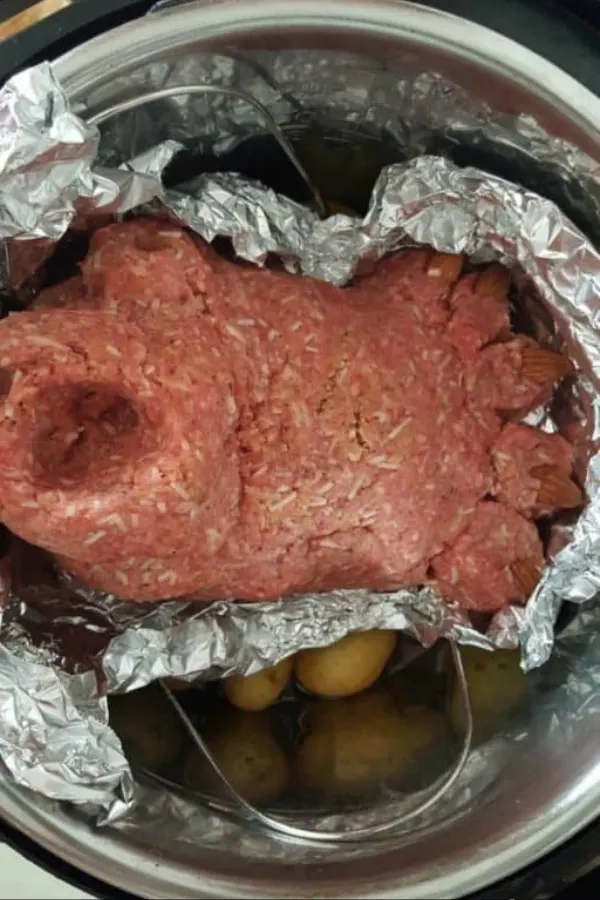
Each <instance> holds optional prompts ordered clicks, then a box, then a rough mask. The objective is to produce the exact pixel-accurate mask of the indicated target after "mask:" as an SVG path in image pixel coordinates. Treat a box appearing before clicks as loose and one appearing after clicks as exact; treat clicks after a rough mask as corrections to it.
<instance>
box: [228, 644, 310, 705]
mask: <svg viewBox="0 0 600 900" xmlns="http://www.w3.org/2000/svg"><path fill="white" fill-rule="evenodd" d="M293 665H294V661H293V658H292V657H288V658H287V659H282V660H281V662H278V663H277V664H276V665H275V666H270V667H269V668H268V669H263V670H262V671H261V672H256V673H255V674H254V675H231V676H230V677H229V678H224V679H223V681H222V686H223V693H224V694H225V696H226V697H227V699H228V700H229V702H230V703H231V704H232V705H233V706H236V707H237V708H238V709H243V710H246V711H248V712H258V711H260V710H263V709H267V707H269V706H271V705H272V704H273V703H275V701H276V700H277V698H278V697H279V695H280V694H281V692H282V691H283V689H284V688H285V686H286V685H287V683H288V682H289V680H290V677H291V674H292V667H293Z"/></svg>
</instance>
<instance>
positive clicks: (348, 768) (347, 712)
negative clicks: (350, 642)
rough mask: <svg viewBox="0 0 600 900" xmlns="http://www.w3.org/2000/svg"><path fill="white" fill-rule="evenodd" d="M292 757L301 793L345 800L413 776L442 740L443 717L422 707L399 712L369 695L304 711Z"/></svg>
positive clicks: (378, 694) (382, 697)
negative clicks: (301, 732)
mask: <svg viewBox="0 0 600 900" xmlns="http://www.w3.org/2000/svg"><path fill="white" fill-rule="evenodd" d="M306 725H307V733H306V735H305V737H304V738H303V740H302V742H301V744H300V746H299V748H298V751H297V754H296V777H297V781H298V784H299V786H300V787H301V788H302V789H304V790H307V791H310V792H316V793H320V794H323V795H324V796H329V797H344V796H346V797H351V796H356V795H359V794H362V793H365V792H367V791H369V790H372V789H373V788H375V787H377V786H378V785H379V784H380V782H386V781H387V782H389V781H390V780H396V779H399V778H400V777H402V776H406V775H407V774H410V772H411V771H412V770H414V771H416V770H417V769H418V766H419V764H420V762H421V757H422V755H423V753H424V752H425V751H426V750H428V749H430V748H432V746H433V745H434V744H436V743H439V741H441V740H443V738H444V736H445V733H446V729H445V722H444V717H443V716H442V715H441V714H440V713H437V712H435V711H433V710H430V709H426V708H425V707H409V708H407V709H405V710H399V709H398V708H397V706H396V704H395V703H394V700H393V698H392V696H391V695H389V694H388V693H387V692H382V691H369V692H367V693H364V694H360V695H359V696H357V697H351V698H347V699H343V700H334V701H326V702H321V703H320V704H319V705H318V706H317V707H316V708H313V709H312V710H309V711H308V713H307V717H306Z"/></svg>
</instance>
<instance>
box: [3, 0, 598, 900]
mask: <svg viewBox="0 0 600 900" xmlns="http://www.w3.org/2000/svg"><path fill="white" fill-rule="evenodd" d="M413 2H421V3H422V4H423V5H426V6H432V7H435V8H438V9H444V10H446V11H448V12H452V13H454V14H456V15H462V16H464V17H465V18H470V19H473V20H475V21H477V22H479V24H482V25H486V26H487V27H489V28H492V29H495V30H496V31H500V32H502V33H504V34H506V35H507V36H508V37H512V38H513V39H514V40H518V41H519V42H520V43H523V44H525V45H527V46H528V47H529V48H530V49H532V50H534V51H535V52H537V53H539V54H540V55H542V56H544V57H546V58H548V59H550V60H551V61H552V62H554V63H555V64H556V65H558V66H560V67H561V68H562V69H564V70H565V71H567V72H569V74H571V75H572V76H573V77H575V78H576V79H577V80H579V81H580V82H582V83H583V84H584V85H585V86H586V87H588V88H589V89H590V90H592V91H594V92H595V93H597V94H600V0H581V3H580V8H581V9H582V12H583V14H584V15H586V16H587V17H588V20H589V19H590V18H591V17H592V12H593V11H594V10H595V11H596V21H597V24H598V31H597V32H594V30H593V29H591V28H590V26H589V21H588V23H585V22H583V21H581V20H580V19H578V18H577V16H576V14H575V8H576V7H577V6H578V2H576V0H566V2H564V3H563V4H562V5H559V4H558V3H556V2H553V0H496V2H495V3H485V4H482V3H480V2H478V0H413ZM0 3H1V9H0V21H1V20H5V19H7V18H11V17H12V16H13V15H15V14H17V13H19V12H21V11H23V10H24V9H27V8H28V7H29V6H32V5H33V3H32V0H0ZM153 3H154V0H100V2H99V0H73V2H72V4H71V5H70V6H68V7H66V8H65V9H62V10H60V11H59V12H57V13H55V14H53V15H51V16H49V17H48V18H46V19H43V20H42V21H41V22H38V23H37V24H35V25H33V26H31V27H30V28H29V29H27V31H25V32H23V33H21V34H19V35H16V36H14V37H12V38H9V39H7V40H5V41H4V42H2V44H1V52H0V84H1V83H3V82H4V81H5V80H6V79H7V78H8V77H10V75H12V74H14V73H15V72H16V71H18V70H19V69H20V68H24V67H26V66H28V65H32V64H35V63H38V62H42V61H43V60H46V59H52V58H55V57H56V56H59V55H60V54H61V53H63V52H65V51H66V50H68V49H70V48H71V47H72V46H73V45H74V44H78V43H81V42H83V41H85V40H87V39H89V38H90V37H92V36H93V35H95V34H98V33H99V32H101V31H105V30H108V29H110V28H112V27H114V26H116V25H119V24H122V23H123V22H125V21H127V20H130V19H133V18H135V17H137V16H139V15H143V14H144V13H145V12H146V11H147V10H148V9H149V8H150V7H151V6H152V5H153ZM565 7H566V8H565ZM569 10H571V12H569ZM474 12H475V14H474ZM0 840H3V841H4V842H5V843H6V844H7V845H8V846H10V847H12V848H13V849H14V850H15V851H16V852H18V853H20V854H21V855H22V856H24V857H25V858H26V859H28V860H29V861H30V862H32V863H34V864H35V865H37V866H39V867H40V868H42V869H44V870H45V871H47V872H48V873H50V874H52V875H54V876H55V877H56V878H59V879H60V880H62V881H64V882H66V883H68V884H70V885H72V886H73V887H76V888H78V889H79V890H81V891H83V892H85V893H87V894H89V895H91V896H92V897H96V898H98V900H135V898H134V897H133V895H131V894H128V893H125V892H123V891H120V890H118V889H117V888H113V887H111V886H109V885H107V884H104V883H102V882H100V881H97V880H96V879H94V878H91V877H90V876H88V875H86V874H85V873H84V872H82V871H81V870H79V869H77V868H75V867H74V866H72V865H70V864H69V863H67V862H65V861H64V860H61V859H58V858H57V857H55V856H54V855H53V854H51V853H49V852H48V851H46V850H44V849H43V848H42V847H40V846H39V845H38V844H37V843H36V842H35V841H34V840H32V839H31V838H29V837H27V836H26V835H24V834H22V833H21V832H19V831H18V830H17V829H14V828H11V827H9V826H7V825H5V824H4V823H2V822H1V820H0ZM599 847H600V821H596V822H595V823H593V824H592V825H590V826H588V828H586V829H585V830H584V831H583V832H581V834H579V835H577V836H576V837H574V838H572V839H571V840H570V841H568V842H567V843H566V844H564V845H563V846H562V847H561V848H560V849H558V850H555V851H554V852H553V853H551V854H550V855H549V856H547V857H545V858H543V859H542V860H540V861H539V862H538V863H536V864H534V865H532V866H530V867H529V868H528V869H527V870H525V871H524V872H521V873H518V874H517V875H515V876H513V877H511V878H510V879H507V880H505V881H502V882H499V883H496V884H495V885H493V886H491V887H489V888H487V889H486V890H485V891H481V892H479V893H477V894H476V895H472V897H471V898H469V900H476V898H477V900H506V898H510V897H518V898H519V900H535V898H540V897H549V896H555V897H557V898H561V900H567V898H571V896H572V897H573V898H574V897H575V895H577V898H578V900H585V898H587V897H590V898H591V897H592V896H594V897H596V896H597V894H598V887H599V882H600V873H597V872H596V871H594V870H593V871H591V872H589V873H588V874H586V875H585V876H584V877H583V878H581V879H580V880H577V881H572V879H573V878H577V875H578V873H579V872H580V871H582V870H585V869H586V867H587V866H588V865H589V863H590V860H591V859H593V857H594V854H595V853H597V852H598V848H599ZM599 863H600V859H599ZM570 883H572V886H570V887H569V886H568V885H569V884H570Z"/></svg>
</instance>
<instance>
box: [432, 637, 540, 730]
mask: <svg viewBox="0 0 600 900" xmlns="http://www.w3.org/2000/svg"><path fill="white" fill-rule="evenodd" d="M461 656H462V660H463V666H464V670H465V676H466V679H467V684H468V685H469V694H470V697H471V707H472V710H473V734H474V737H475V739H476V740H480V739H482V738H484V737H486V736H489V734H490V733H491V732H492V731H493V730H494V728H496V727H499V726H500V725H501V724H502V720H503V718H504V717H506V716H507V715H509V714H510V713H511V712H513V711H514V710H515V709H516V708H517V707H518V706H519V705H520V704H521V703H522V702H523V700H524V699H525V697H526V695H527V676H526V675H525V673H524V672H523V670H522V669H521V666H520V664H519V659H520V656H519V651H518V650H493V651H489V650H479V649H478V648H476V647H461ZM449 707H450V709H449V714H450V721H451V723H452V726H453V728H454V729H455V731H456V733H457V734H459V735H462V734H463V733H464V728H465V713H464V708H463V705H462V702H461V699H460V691H459V687H458V684H457V682H456V679H455V681H454V684H453V687H452V691H451V694H450V701H449Z"/></svg>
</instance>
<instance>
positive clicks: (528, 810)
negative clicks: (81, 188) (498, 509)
mask: <svg viewBox="0 0 600 900" xmlns="http://www.w3.org/2000/svg"><path fill="white" fill-rule="evenodd" d="M56 72H57V75H58V78H59V79H60V80H61V82H62V83H63V84H64V86H65V88H66V90H67V93H68V94H69V96H70V98H71V100H72V102H73V104H74V108H75V110H76V111H78V112H81V111H85V112H86V114H87V113H89V114H94V113H96V112H98V111H100V110H101V109H103V108H105V107H107V106H111V105H113V104H115V103H117V102H119V101H121V100H123V99H127V98H130V97H132V96H134V95H137V94H139V93H140V92H144V91H148V90H150V89H155V88H161V87H169V86H174V85H181V84H201V83H211V84H222V85H224V86H227V87H230V88H235V89H237V90H238V91H239V90H243V91H246V92H248V93H249V94H251V95H252V96H253V97H255V98H257V99H258V100H260V102H261V103H263V104H264V105H265V107H266V108H267V109H268V110H269V112H270V113H271V115H272V116H273V117H274V118H275V120H276V121H277V122H278V123H279V124H280V125H281V127H282V128H284V129H285V131H286V133H287V134H288V136H289V137H290V139H291V140H292V142H293V144H294V146H295V147H296V150H297V152H298V155H299V157H300V159H301V160H302V161H303V163H304V164H305V167H306V168H307V170H308V171H309V173H310V175H311V176H312V178H313V180H314V181H315V182H316V183H317V185H318V186H319V187H320V188H321V190H322V192H323V193H324V195H325V196H326V199H328V200H330V201H336V202H338V203H342V204H344V205H345V206H348V207H350V208H351V209H355V210H356V211H358V212H361V211H364V208H365V206H366V204H367V202H368V197H369V194H370V191H371V188H372V186H373V184H374V182H375V180H376V177H377V175H378V173H379V171H380V169H381V168H382V166H384V165H386V164H388V163H391V162H398V161H402V160H404V159H407V158H410V157H412V156H415V155H418V154H423V153H431V154H443V155H447V156H449V157H451V158H452V159H453V160H454V161H456V162H457V163H459V164H461V165H474V166H477V167H479V168H483V169H486V170H488V171H490V172H492V173H494V174H496V175H499V176H502V177H505V178H507V179H509V180H512V181H517V182H520V183H522V184H524V185H526V186H527V187H529V188H531V189H532V190H534V191H536V192H538V193H541V194H543V195H545V196H547V197H548V198H550V199H551V200H553V201H555V202H557V203H558V204H559V205H560V206H561V207H562V209H563V210H564V211H565V212H567V213H568V214H569V215H570V216H571V218H572V219H573V220H574V221H575V222H576V224H578V225H579V226H580V227H581V228H582V230H584V231H585V232H586V233H587V234H588V235H589V236H590V237H592V238H594V239H597V241H600V215H599V213H598V209H599V204H600V192H599V189H598V186H597V184H596V182H595V180H594V178H593V177H592V174H593V168H594V166H593V165H592V164H591V162H590V159H589V158H588V157H593V156H594V155H596V156H600V152H599V147H600V140H599V138H600V135H599V134H598V131H597V129H598V125H599V124H600V115H599V106H600V102H599V101H598V100H596V98H594V97H592V96H591V95H589V94H588V93H587V92H586V91H585V90H584V89H583V88H581V87H580V86H579V85H576V84H575V83H574V82H572V81H571V80H570V79H569V78H568V77H567V76H563V75H562V74H561V73H559V72H558V70H556V69H554V67H552V66H551V65H549V64H547V63H545V62H544V61H542V60H539V59H538V58H537V57H535V56H533V54H531V53H529V52H528V51H525V50H524V49H523V48H520V47H518V46H517V45H515V44H513V43H511V42H509V41H508V40H505V39H502V38H499V37H498V36H496V35H492V34H491V33H490V32H488V31H486V30H484V29H482V28H479V27H478V26H474V25H472V24H470V23H466V22H464V21H462V20H458V19H454V18H453V17H449V16H446V15H444V14H441V13H436V12H435V11H431V10H426V9H423V8H418V7H413V6H411V5H410V4H405V3H392V2H390V3H387V2H375V0H373V2H367V3H362V4H360V3H352V2H351V3H346V4H342V3H341V2H337V0H330V2H327V3H316V2H312V0H306V2H299V3H296V4H294V6H293V7H290V5H289V4H286V3H283V2H281V3H279V2H256V3H251V2H245V0H242V2H239V3H233V2H231V3H230V2H223V3H216V4H210V5H208V6H205V5H202V4H195V3H192V4H186V5H184V6H182V7H181V8H179V9H176V10H174V11H168V12H165V13H156V14H153V15H150V16H147V17H146V18H145V19H144V20H140V22H137V23H132V24H129V25H127V26H124V27H123V28H121V29H117V30H116V31H114V32H111V33H108V34H106V35H103V36H101V37H100V38H98V39H96V40H94V41H92V42H90V44H88V45H85V46H84V47H81V48H77V49H76V50H74V51H72V52H71V53H70V54H68V55H67V56H65V57H63V58H61V59H60V60H58V61H57V63H56ZM516 117H519V118H518V120H517V118H516ZM166 139H174V140H179V141H181V142H182V143H183V144H184V146H185V152H184V153H183V154H182V155H181V156H180V157H179V158H178V159H177V160H176V162H175V164H174V165H173V166H172V168H171V170H170V171H169V173H168V179H169V180H170V182H171V183H173V184H180V183H182V182H185V180H187V179H188V178H190V177H192V176H193V175H194V174H196V173H197V172H198V171H206V170H218V169H221V170H232V169H234V170H237V171H241V172H243V173H245V174H247V175H250V176H253V177H256V178H258V179H260V180H262V181H264V182H266V183H267V184H269V186H271V187H273V188H275V189H276V190H280V191H283V192H286V193H288V194H290V195H291V196H293V197H294V198H295V199H297V200H299V201H304V200H305V199H306V191H305V186H304V185H303V184H302V183H301V181H299V179H298V178H297V176H296V175H295V174H294V172H293V170H292V169H291V168H290V166H289V165H288V164H287V162H286V160H285V159H284V158H283V157H282V154H281V152H280V151H279V149H278V147H277V145H276V144H275V143H274V141H273V140H272V139H271V138H270V137H269V136H268V134H267V131H266V129H265V127H264V123H263V122H261V121H260V119H259V118H258V117H257V115H256V113H255V112H254V111H253V110H252V109H251V108H250V107H248V105H247V104H244V103H243V102H240V101H239V100H231V99H230V98H227V97H216V98H215V97H208V98H207V97H189V96H188V97H186V96H182V97H179V98H176V99H171V100H169V101H157V102H155V103H152V104H151V105H148V106H146V107H142V108H141V109H138V110H136V111H135V112H130V113H124V114H122V115H119V116H118V117H116V118H115V119H112V120H110V122H107V123H106V125H105V126H103V128H102V145H101V160H102V162H104V163H105V164H108V165H114V164H120V163H122V162H124V161H126V160H128V159H131V158H133V157H135V156H136V155H137V154H139V153H142V152H144V151H145V150H147V149H149V148H150V147H152V146H154V145H155V144H156V143H158V142H159V141H161V140H166ZM565 142H566V143H568V144H570V145H572V149H570V150H567V149H566V147H565ZM595 618H596V619H597V614H596V615H594V611H593V610H591V611H590V612H589V613H587V614H585V615H584V614H582V613H578V614H577V615H575V616H573V615H569V616H568V619H570V621H568V622H567V625H566V627H565V628H564V629H563V631H562V635H561V637H560V639H559V641H558V647H557V652H555V654H554V657H553V659H552V660H551V662H550V663H548V664H547V665H546V666H544V667H543V668H542V669H541V670H540V671H538V672H536V673H534V675H532V676H531V679H530V680H531V684H530V688H531V697H532V701H531V703H529V704H528V705H527V709H526V710H525V711H522V712H521V714H520V716H519V717H518V719H516V720H511V722H508V721H507V722H506V723H503V724H502V725H501V726H499V727H498V728H496V729H495V731H494V733H492V734H491V735H489V736H487V737H486V739H485V740H483V741H481V742H480V743H479V744H478V745H477V746H476V748H475V750H474V752H473V754H472V759H471V761H470V764H469V766H468V769H467V772H466V773H465V774H464V775H463V778H462V779H461V782H460V785H459V789H458V790H456V791H454V792H453V795H452V797H451V798H450V800H449V802H448V803H446V804H445V805H443V806H441V807H440V808H439V809H437V810H436V812H435V814H434V815H433V816H430V817H429V818H428V819H427V820H426V821H424V822H421V823H419V827H417V826H416V825H415V827H413V828H412V829H410V830H409V831H407V832H405V833H403V834H402V835H393V836H390V837H388V838H386V839H385V840H379V841H376V842H371V843H361V844H359V845H353V844H345V845H337V846H332V847H328V846H318V847H316V846H307V845H303V844H300V843H290V842H287V841H284V840H283V839H279V838H277V837H276V836H274V835H266V834H265V833H263V832H261V831H260V830H258V829H254V828H251V827H248V826H241V825H239V823H237V822H235V821H232V820H230V819H228V818H227V817H225V816H222V815H220V814H218V813H215V812H212V813H207V812H206V810H205V809H203V808H202V806H200V805H196V804H194V803H193V802H190V801H189V800H186V799H184V798H181V797H179V796H178V795H176V794H170V793H168V792H164V791H162V790H160V789H159V788H158V787H149V786H146V787H144V789H143V792H142V797H141V802H140V806H139V809H138V812H137V813H136V814H135V816H134V818H133V820H132V821H131V822H129V823H127V824H122V825H119V826H107V827H105V828H104V829H102V830H97V831H93V830H92V829H90V827H89V826H88V825H87V824H86V822H85V821H84V819H83V817H82V816H81V815H80V814H75V813H74V812H73V810H69V809H67V808H64V807H63V808H58V807H56V806H55V805H54V804H51V803H44V802H40V801H38V799H37V798H35V797H32V796H30V795H29V794H27V793H26V792H24V791H21V790H19V788H17V787H15V786H12V785H6V786H5V787H4V788H3V791H2V793H3V796H2V799H1V801H0V808H1V809H2V812H3V814H4V815H5V816H6V817H7V819H8V820H9V821H12V822H13V823H14V824H15V825H17V826H18V827H21V828H23V829H24V830H26V831H27V832H28V833H29V834H31V836H33V837H34V838H36V839H37V840H39V841H40V842H41V843H42V844H44V845H45V846H48V847H49V848H50V849H52V850H53V851H54V852H58V853H59V854H60V855H61V856H62V857H63V858H65V859H68V860H69V861H71V862H73V863H75V864H76V865H79V866H81V867H82V868H84V869H85V870H86V871H88V872H89V873H90V874H93V875H95V876H96V877H99V878H101V879H102V880H104V881H106V882H108V883H111V884H114V885H118V886H119V887H120V888H122V889H124V890H127V891H129V892H131V893H133V894H135V895H138V896H144V897H161V896H173V897H200V896H203V897H204V896H206V897H218V896H230V897H266V896H269V897H285V896H288V894H289V895H290V896H291V895H292V894H293V895H294V896H302V897H312V896H319V897H328V896H331V897H340V896H361V897H382V898H383V897H426V896H444V897H451V896H460V895H463V894H464V893H467V892H470V891H473V890H476V889H477V888H479V887H481V886H482V885H484V884H488V883H491V882H493V881H495V880H497V879H500V878H502V877H505V876H507V875H508V874H510V873H511V872H514V871H515V870H517V869H519V868H521V867H522V866H524V865H526V864H528V863H529V862H531V861H532V860H533V859H534V858H536V857H538V856H540V855H541V854H542V853H544V852H547V851H548V850H550V849H551V848H552V847H553V846H555V845H557V844H558V843H559V842H562V841H564V840H565V839H566V838H567V837H568V836H569V835H571V834H572V833H574V832H575V831H576V830H577V829H578V828H580V827H582V826H583V825H584V824H585V823H586V822H588V821H589V820H590V819H591V818H593V817H594V815H595V814H596V812H597V806H598V801H599V799H600V760H599V759H598V754H597V747H598V736H599V735H598V717H597V711H598V696H597V692H596V693H595V694H594V693H593V692H591V693H590V691H589V690H587V689H586V687H585V685H586V684H587V683H588V682H589V672H591V671H595V670H596V671H598V669H597V667H598V666H600V640H597V639H595V636H594V633H593V631H594V628H593V626H594V619H595ZM594 714H596V715H594ZM366 727H368V726H367V724H365V728H366Z"/></svg>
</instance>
